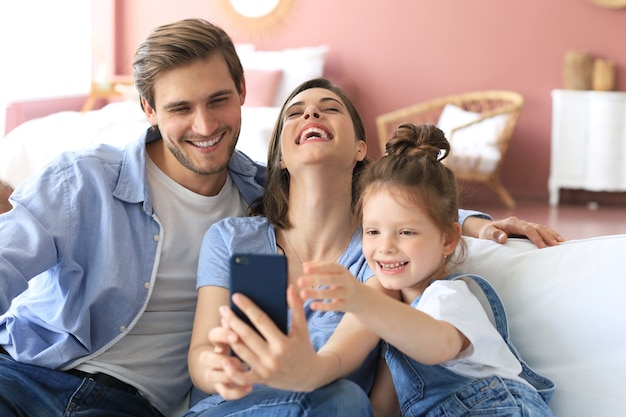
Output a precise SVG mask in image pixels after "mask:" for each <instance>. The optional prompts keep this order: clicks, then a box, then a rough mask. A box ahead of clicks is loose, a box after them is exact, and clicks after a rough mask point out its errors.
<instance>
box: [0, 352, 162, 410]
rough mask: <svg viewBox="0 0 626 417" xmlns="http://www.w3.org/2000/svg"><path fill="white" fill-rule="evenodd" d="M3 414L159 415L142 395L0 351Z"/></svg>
mask: <svg viewBox="0 0 626 417" xmlns="http://www.w3.org/2000/svg"><path fill="white" fill-rule="evenodd" d="M0 416H2V417H35V416H37V417H39V416H46V417H130V416H134V417H157V416H160V414H159V412H158V411H156V409H154V408H153V407H152V406H151V405H150V403H149V402H148V400H146V399H145V398H144V397H142V396H141V395H139V394H135V395H133V394H129V393H126V392H124V391H119V390H117V389H115V388H110V387H108V386H106V385H102V384H99V383H97V382H95V381H92V380H90V379H83V378H80V377H77V376H73V375H70V374H67V373H65V372H62V371H57V370H54V369H48V368H43V367H40V366H35V365H28V364H24V363H21V362H17V361H15V360H13V359H12V358H11V357H10V356H8V355H6V354H2V353H0Z"/></svg>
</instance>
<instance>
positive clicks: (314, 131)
mask: <svg viewBox="0 0 626 417" xmlns="http://www.w3.org/2000/svg"><path fill="white" fill-rule="evenodd" d="M314 138H315V139H325V140H330V137H329V136H328V133H327V132H326V131H325V130H323V129H320V128H319V127H310V128H308V129H306V130H305V131H303V132H302V134H300V137H299V138H298V143H304V142H306V141H307V140H309V139H314Z"/></svg>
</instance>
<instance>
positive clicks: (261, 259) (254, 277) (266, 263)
mask: <svg viewBox="0 0 626 417" xmlns="http://www.w3.org/2000/svg"><path fill="white" fill-rule="evenodd" d="M236 292H239V293H242V294H244V295H245V296H246V297H248V298H250V299H251V300H252V301H253V302H254V303H255V304H256V305H257V306H258V307H259V308H260V309H261V310H263V311H264V312H265V314H267V315H268V316H269V317H270V318H271V319H272V321H273V322H274V323H275V324H276V326H277V327H278V328H279V329H280V330H281V331H282V332H283V333H285V334H287V332H288V310H287V258H285V256H283V255H278V254H276V255H270V254H250V253H247V254H234V255H232V256H231V259H230V295H231V301H230V307H231V309H232V310H233V311H234V312H235V314H237V316H238V317H239V318H241V319H242V320H243V321H245V322H246V323H247V324H248V325H249V326H250V327H252V328H253V329H255V330H257V329H256V328H255V327H254V325H253V324H252V323H251V322H250V320H249V319H248V317H247V316H246V315H245V314H244V313H243V312H242V311H241V310H239V308H238V307H237V306H236V305H234V304H233V302H232V295H233V294H234V293H236ZM257 332H258V330H257Z"/></svg>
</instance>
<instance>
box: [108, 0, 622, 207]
mask: <svg viewBox="0 0 626 417" xmlns="http://www.w3.org/2000/svg"><path fill="white" fill-rule="evenodd" d="M295 3H296V4H295V7H294V9H293V11H292V13H291V15H290V16H289V18H288V20H287V21H286V22H285V23H284V24H282V25H281V26H280V27H278V28H276V29H273V30H271V31H269V32H267V33H261V34H258V33H257V34H254V33H251V31H249V30H245V29H241V28H237V27H234V26H233V24H232V21H230V20H229V19H228V18H227V16H225V15H224V13H223V11H222V9H221V8H220V5H219V1H217V0H214V1H204V2H198V1H196V0H177V1H176V2H170V1H168V0H136V1H132V2H121V1H119V0H118V7H120V9H121V10H120V11H119V14H118V17H120V18H121V21H119V25H118V31H121V32H122V33H124V38H123V39H120V40H119V43H118V46H119V47H120V50H119V51H118V54H117V59H118V61H117V63H118V65H117V70H118V71H119V72H128V68H130V62H131V57H132V54H133V52H134V49H135V47H136V46H137V44H138V43H139V42H140V40H141V39H142V38H143V37H144V36H145V35H146V34H147V33H148V32H149V31H150V30H151V29H152V28H153V27H154V26H156V25H159V24H162V23H166V22H170V21H174V20H177V19H181V18H186V17H202V18H206V19H208V20H212V21H214V22H215V23H218V24H220V25H221V26H223V27H224V28H225V29H226V30H227V31H229V33H231V35H232V36H233V38H234V39H235V41H236V42H254V43H255V44H257V47H258V48H260V49H276V48H282V47H297V46H311V45H319V44H328V45H330V52H329V56H328V60H327V65H326V73H327V74H328V75H329V76H335V77H339V78H341V79H348V80H350V81H351V83H352V84H353V85H354V87H355V88H356V91H357V93H358V95H357V101H358V102H357V105H358V106H359V108H360V110H361V113H362V115H363V117H364V120H365V121H366V127H367V131H368V135H369V138H370V139H369V140H370V143H371V144H370V150H371V153H372V155H373V156H377V155H378V144H377V142H376V141H377V137H376V129H375V124H374V118H375V117H376V116H377V115H379V114H381V113H384V112H388V111H391V110H394V109H397V108H399V107H402V106H406V105H409V104H413V103H416V102H419V101H423V100H426V99H429V98H433V97H437V96H441V95H445V94H452V93H458V92H465V91H472V90H483V89H511V90H516V91H519V92H520V93H522V94H523V95H524V97H525V99H526V106H525V108H524V110H523V111H522V115H521V117H520V120H519V124H518V127H517V130H516V132H515V135H514V137H513V140H512V143H511V145H510V148H509V153H508V155H507V159H506V162H505V167H504V170H503V174H502V175H503V181H504V183H505V185H506V186H507V188H509V190H510V191H511V192H512V194H513V195H514V196H515V197H541V198H545V197H546V196H547V189H546V183H547V179H548V174H549V156H550V129H551V126H550V125H551V98H550V91H551V90H552V89H555V88H561V87H562V63H563V58H564V56H565V53H566V52H567V51H569V50H585V51H588V52H590V53H591V54H593V55H594V56H597V57H601V58H609V59H612V60H614V61H615V63H616V67H617V89H618V90H622V91H623V90H626V49H624V39H626V9H618V10H610V9H603V8H600V7H598V6H595V5H593V4H591V3H590V2H589V1H588V0H549V1H546V0H526V1H511V0H509V1H503V0H472V1H466V0H411V1H407V0H385V1H381V2H363V1H362V0H342V1H336V0H316V1H311V0H295ZM377 4H378V5H379V6H378V7H377V6H376V5H377ZM530 167H532V168H531V169H529V168H530Z"/></svg>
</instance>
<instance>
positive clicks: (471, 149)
mask: <svg viewBox="0 0 626 417" xmlns="http://www.w3.org/2000/svg"><path fill="white" fill-rule="evenodd" d="M448 104H451V105H454V106H456V108H460V110H459V111H465V112H464V113H466V114H474V120H473V121H470V122H464V123H462V124H459V125H454V126H448V127H449V131H446V129H444V127H442V126H441V125H440V121H441V122H442V123H443V121H442V120H441V119H440V118H441V116H442V112H443V111H444V108H446V105H448ZM523 104H524V98H523V97H522V96H521V95H520V94H519V93H516V92H513V91H503V90H488V91H476V92H470V93H463V94H455V95H449V96H445V97H440V98H435V99H432V100H429V101H426V102H423V103H419V104H415V105H412V106H409V107H405V108H402V109H398V110H395V111H392V112H390V113H386V114H382V115H380V116H378V117H377V118H376V127H377V130H378V140H379V143H380V146H381V154H382V155H384V153H385V144H386V143H387V140H388V139H389V137H390V136H391V134H392V133H393V131H394V130H395V129H396V128H397V127H398V126H399V125H401V124H402V123H406V122H410V123H432V124H436V125H439V127H440V128H441V129H442V130H444V132H445V133H446V137H447V138H448V140H449V141H450V144H451V152H450V156H449V157H448V158H446V160H445V163H446V164H447V166H448V167H450V168H451V169H452V170H453V171H454V173H455V175H456V176H457V178H458V179H459V180H460V181H474V182H482V183H485V184H487V185H488V186H489V187H491V188H492V189H493V190H495V191H496V192H497V193H498V195H499V196H500V199H501V200H502V201H503V202H504V204H505V205H506V206H507V207H508V208H513V207H515V200H513V198H512V197H511V195H510V194H509V192H508V191H507V190H506V188H505V187H504V186H503V185H502V182H501V180H500V170H501V168H502V162H503V159H504V155H505V153H506V150H507V148H508V145H509V141H510V139H511V136H512V134H513V131H514V130H515V126H516V124H517V119H518V117H519V114H520V111H521V109H522V106H523ZM448 107H450V106H448ZM461 109H462V110H461ZM470 112H471V113H470ZM492 122H497V123H498V127H497V129H496V130H493V129H492V130H491V132H492V133H493V138H492V139H489V140H488V142H489V143H486V142H485V141H483V140H481V139H480V138H478V139H477V138H476V135H477V134H478V135H480V134H482V133H483V132H484V131H485V130H484V129H483V128H485V127H487V126H486V125H487V124H488V123H492ZM470 133H471V135H470ZM470 137H472V138H473V139H470Z"/></svg>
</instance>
